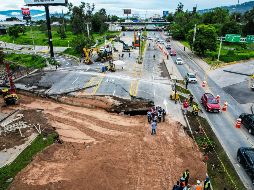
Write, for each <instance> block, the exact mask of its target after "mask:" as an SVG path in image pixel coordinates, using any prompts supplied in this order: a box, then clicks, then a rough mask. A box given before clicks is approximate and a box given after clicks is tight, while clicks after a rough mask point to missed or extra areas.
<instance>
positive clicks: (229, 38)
mask: <svg viewBox="0 0 254 190" xmlns="http://www.w3.org/2000/svg"><path fill="white" fill-rule="evenodd" d="M240 40H241V35H240V34H226V36H225V41H226V42H240Z"/></svg>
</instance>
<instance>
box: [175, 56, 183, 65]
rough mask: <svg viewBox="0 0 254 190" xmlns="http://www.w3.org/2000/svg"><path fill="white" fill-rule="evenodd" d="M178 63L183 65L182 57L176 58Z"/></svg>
mask: <svg viewBox="0 0 254 190" xmlns="http://www.w3.org/2000/svg"><path fill="white" fill-rule="evenodd" d="M176 64H177V65H182V64H183V60H182V58H180V57H178V58H176Z"/></svg>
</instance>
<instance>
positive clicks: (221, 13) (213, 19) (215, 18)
mask: <svg viewBox="0 0 254 190" xmlns="http://www.w3.org/2000/svg"><path fill="white" fill-rule="evenodd" d="M229 20H230V19H229V11H228V10H227V9H223V8H215V9H213V10H212V11H210V12H207V13H204V14H203V16H202V22H203V23H204V24H223V23H225V22H228V21H229Z"/></svg>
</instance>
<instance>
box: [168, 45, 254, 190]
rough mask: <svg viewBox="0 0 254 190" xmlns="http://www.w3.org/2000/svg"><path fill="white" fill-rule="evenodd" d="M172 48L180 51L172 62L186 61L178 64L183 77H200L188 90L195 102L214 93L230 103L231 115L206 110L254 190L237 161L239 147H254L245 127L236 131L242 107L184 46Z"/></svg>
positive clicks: (243, 174) (216, 130)
mask: <svg viewBox="0 0 254 190" xmlns="http://www.w3.org/2000/svg"><path fill="white" fill-rule="evenodd" d="M171 45H172V47H173V48H174V49H175V50H176V52H177V56H176V57H171V59H173V61H175V59H176V58H177V57H181V58H182V59H183V60H184V65H177V68H178V70H179V72H180V73H181V75H182V76H183V77H184V76H185V75H186V73H187V72H192V73H196V74H197V78H198V81H199V82H198V83H197V84H189V85H188V88H189V89H190V90H191V92H192V93H193V95H194V97H195V99H197V100H198V101H199V102H200V98H201V96H202V95H203V94H204V93H205V92H211V93H213V94H214V95H217V94H218V95H220V96H221V102H224V101H227V102H228V104H229V105H228V110H227V112H222V113H206V112H205V111H204V113H205V115H206V117H207V118H208V121H209V123H210V125H211V127H212V128H213V131H214V132H215V134H216V136H217V137H218V139H219V141H220V143H221V144H222V146H223V148H224V149H225V151H226V153H227V155H228V156H229V158H230V160H231V162H232V164H233V165H234V167H235V169H236V171H237V172H238V174H239V176H240V178H241V180H242V181H243V182H244V184H246V187H247V188H248V189H253V186H252V184H251V180H250V178H249V177H248V175H247V174H246V172H245V171H244V169H243V167H242V166H240V165H239V164H238V162H237V159H236V153H237V150H238V148H239V147H242V146H244V147H245V146H247V147H249V146H253V145H254V139H253V136H252V135H250V134H249V133H248V132H247V130H246V129H245V128H241V129H237V128H235V122H236V119H237V118H238V116H239V115H240V114H241V113H242V112H243V109H242V107H241V105H240V104H239V103H238V102H237V101H236V100H235V99H234V98H233V97H232V96H231V95H230V94H228V93H227V92H225V91H224V90H223V89H222V88H220V87H219V86H218V85H217V84H216V83H215V82H214V80H213V79H211V78H210V77H207V75H206V72H205V71H204V70H203V69H202V68H201V67H199V65H198V64H197V63H196V62H194V61H193V60H192V59H191V57H190V56H189V55H187V53H186V52H184V51H183V50H182V47H179V46H178V45H177V44H176V43H175V42H174V41H173V42H171ZM205 79H206V81H207V82H208V87H206V88H203V87H202V86H201V82H202V81H203V80H205ZM200 103H201V102H200Z"/></svg>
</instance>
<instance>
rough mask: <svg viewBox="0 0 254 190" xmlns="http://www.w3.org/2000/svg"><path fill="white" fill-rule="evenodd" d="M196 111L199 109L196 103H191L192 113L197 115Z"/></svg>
mask: <svg viewBox="0 0 254 190" xmlns="http://www.w3.org/2000/svg"><path fill="white" fill-rule="evenodd" d="M198 111H199V109H198V106H197V105H196V104H193V105H192V114H193V115H198Z"/></svg>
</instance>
